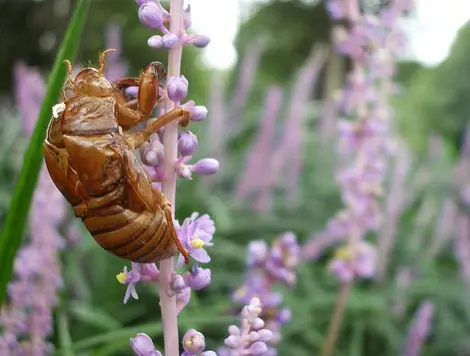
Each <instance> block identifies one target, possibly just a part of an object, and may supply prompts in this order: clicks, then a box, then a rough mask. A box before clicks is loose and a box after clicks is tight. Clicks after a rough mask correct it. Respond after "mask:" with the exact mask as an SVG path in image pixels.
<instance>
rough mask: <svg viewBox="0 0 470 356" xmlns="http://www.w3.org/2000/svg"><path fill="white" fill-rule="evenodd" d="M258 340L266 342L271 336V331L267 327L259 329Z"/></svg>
mask: <svg viewBox="0 0 470 356" xmlns="http://www.w3.org/2000/svg"><path fill="white" fill-rule="evenodd" d="M258 336H259V341H263V342H267V341H269V340H271V338H272V337H273V332H272V331H271V330H269V329H261V330H259V331H258Z"/></svg>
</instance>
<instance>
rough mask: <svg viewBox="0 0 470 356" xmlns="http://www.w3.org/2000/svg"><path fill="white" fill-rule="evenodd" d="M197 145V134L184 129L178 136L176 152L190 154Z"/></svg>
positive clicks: (183, 154)
mask: <svg viewBox="0 0 470 356" xmlns="http://www.w3.org/2000/svg"><path fill="white" fill-rule="evenodd" d="M197 145H198V140H197V136H196V135H195V134H193V133H192V132H191V131H184V132H182V133H181V134H180V137H179V138H178V152H179V153H180V155H182V156H192V154H193V153H194V151H195V150H196V148H197Z"/></svg>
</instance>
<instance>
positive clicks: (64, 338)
mask: <svg viewBox="0 0 470 356" xmlns="http://www.w3.org/2000/svg"><path fill="white" fill-rule="evenodd" d="M57 322H58V324H59V325H58V328H57V331H58V334H59V342H60V346H61V347H62V348H63V349H65V350H67V351H66V352H65V353H64V356H73V354H74V353H73V352H72V351H69V350H70V349H71V347H72V338H71V336H70V330H69V323H68V320H67V315H65V312H64V310H63V309H62V308H60V309H59V311H58V312H57Z"/></svg>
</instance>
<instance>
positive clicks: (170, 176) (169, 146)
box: [158, 0, 184, 356]
mask: <svg viewBox="0 0 470 356" xmlns="http://www.w3.org/2000/svg"><path fill="white" fill-rule="evenodd" d="M183 5H184V0H172V1H171V3H170V32H171V33H173V34H175V35H176V36H181V35H183V13H184V10H183ZM182 55H183V44H182V43H177V44H176V45H175V46H174V47H173V48H172V49H170V51H169V54H168V76H169V77H179V76H180V73H181V57H182ZM178 105H179V102H172V101H171V100H170V99H169V98H166V100H165V103H164V108H165V111H166V112H168V111H170V110H172V109H174V108H176V107H177V106H178ZM163 146H164V147H165V153H164V162H165V165H164V172H165V179H164V180H163V183H162V192H163V194H164V195H165V196H166V198H167V199H168V200H169V202H170V204H171V215H172V217H173V218H174V215H175V196H176V173H175V171H174V162H176V160H177V146H178V123H177V122H175V123H171V124H168V125H166V126H165V133H164V135H163ZM173 272H174V269H173V258H172V257H170V258H168V259H166V260H163V261H161V262H160V279H159V282H160V283H159V285H158V289H159V295H160V308H161V311H162V324H163V340H164V344H165V355H167V356H178V355H179V339H178V315H177V309H176V295H173V296H171V295H170V293H169V291H170V283H171V277H172V275H173Z"/></svg>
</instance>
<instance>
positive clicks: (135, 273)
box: [117, 0, 219, 356]
mask: <svg viewBox="0 0 470 356" xmlns="http://www.w3.org/2000/svg"><path fill="white" fill-rule="evenodd" d="M136 2H137V5H139V9H138V17H139V20H140V22H141V23H142V24H143V25H144V26H146V27H147V28H149V29H152V30H158V31H159V34H155V35H152V36H151V37H150V38H149V39H148V45H149V46H150V47H152V48H164V49H167V50H169V51H170V54H169V63H168V74H166V73H159V75H160V79H161V80H160V83H161V84H162V86H163V87H161V88H159V89H158V90H159V96H160V98H161V99H160V102H164V105H160V114H164V113H166V112H168V111H169V110H172V109H176V108H178V107H180V108H183V109H186V110H188V111H189V112H190V119H191V120H192V121H201V120H204V119H205V117H206V115H207V109H206V108H205V107H204V106H196V105H195V103H194V102H193V101H188V102H186V103H183V104H181V102H182V101H183V100H185V98H186V96H187V95H188V87H189V82H188V80H187V78H186V77H185V76H184V75H181V74H180V61H181V48H182V46H184V45H193V46H195V47H198V48H203V47H206V46H207V45H208V44H209V42H210V39H209V38H208V37H207V36H203V35H194V34H187V33H186V31H187V30H188V29H189V28H190V26H191V11H190V7H189V6H188V7H186V9H183V1H180V0H178V1H171V3H170V11H167V10H166V9H165V8H164V7H163V6H162V5H161V4H160V2H159V1H158V0H137V1H136ZM162 75H164V76H165V78H162V77H161V76H162ZM128 93H129V94H130V95H135V93H136V88H135V87H131V88H128ZM152 120H153V119H151V120H149V122H151V121H152ZM157 120H158V119H157ZM170 141H171V142H170ZM197 147H198V139H197V137H196V135H194V134H193V133H192V132H190V131H185V132H180V133H177V131H175V130H174V129H173V128H171V129H167V128H166V127H163V128H162V129H161V130H160V131H159V132H157V133H155V134H154V135H153V136H152V137H151V138H150V140H149V141H148V142H147V143H145V144H144V145H142V146H141V148H140V156H141V160H142V163H143V164H144V165H145V167H146V170H147V173H148V175H149V177H150V178H151V180H152V181H153V185H154V187H155V188H156V189H159V190H161V191H162V193H163V194H165V195H167V197H168V198H169V201H170V204H171V205H172V206H173V207H174V201H173V199H172V198H171V195H174V189H175V181H174V179H176V177H181V178H183V179H187V180H190V179H192V175H193V173H196V174H201V175H211V174H215V173H217V171H218V170H219V162H218V161H217V160H215V159H213V158H203V159H200V160H198V161H196V162H194V163H189V162H190V161H191V159H192V157H193V155H194V153H195V151H196V149H197ZM174 225H175V228H176V233H177V235H178V238H179V240H180V242H181V244H182V245H183V247H184V248H185V249H186V250H187V251H188V252H189V254H190V255H191V257H192V259H193V260H194V261H196V262H198V263H201V264H203V263H208V262H209V261H210V257H209V255H208V253H207V252H206V250H205V247H210V246H212V237H213V235H214V233H215V225H214V222H213V221H212V219H211V218H210V217H209V216H208V215H199V213H193V214H192V215H191V216H190V217H189V218H186V219H185V220H184V221H183V222H182V224H180V223H179V222H178V221H176V220H175V221H174ZM167 262H168V261H162V262H161V264H160V269H159V268H158V267H157V266H156V265H155V264H154V263H150V264H138V263H132V269H131V271H129V272H128V271H127V268H124V271H123V272H122V273H120V274H118V275H117V278H118V280H119V282H121V283H122V284H127V291H126V295H125V297H124V302H125V303H126V302H127V301H128V299H129V297H130V296H132V297H134V298H135V299H137V298H138V295H137V292H136V289H135V286H136V284H137V283H138V282H158V283H159V294H160V306H161V310H162V318H163V324H164V341H165V353H171V354H176V350H177V348H178V345H177V344H174V342H173V340H176V339H177V336H176V335H177V331H178V330H177V321H176V317H177V314H179V313H180V312H181V310H182V309H183V308H184V307H185V306H186V305H187V304H188V303H189V300H190V297H191V290H201V289H203V288H205V287H207V286H208V285H209V284H210V282H211V271H210V269H208V268H202V267H200V266H199V265H197V264H195V265H193V266H192V268H191V270H189V271H185V272H183V273H182V274H179V273H177V272H176V271H174V269H173V265H172V262H171V260H170V263H169V264H168V263H167ZM183 262H184V258H183V256H182V255H180V256H179V258H178V261H177V265H176V266H177V267H182V266H183ZM174 297H175V300H173V299H172V298H174ZM173 303H176V314H175V308H174V304H173ZM172 304H173V305H172ZM131 346H132V349H133V350H134V352H135V353H136V354H137V355H160V352H159V351H157V350H156V349H155V347H154V345H153V342H152V340H151V339H150V338H149V337H148V336H147V335H145V334H138V335H137V336H136V338H133V339H131ZM183 348H184V352H183V354H182V355H184V356H193V355H194V356H196V355H205V356H211V355H215V353H214V352H213V351H204V349H205V341H204V336H203V335H202V334H201V333H199V332H197V331H196V330H189V331H188V332H187V333H186V334H185V335H184V337H183Z"/></svg>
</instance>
